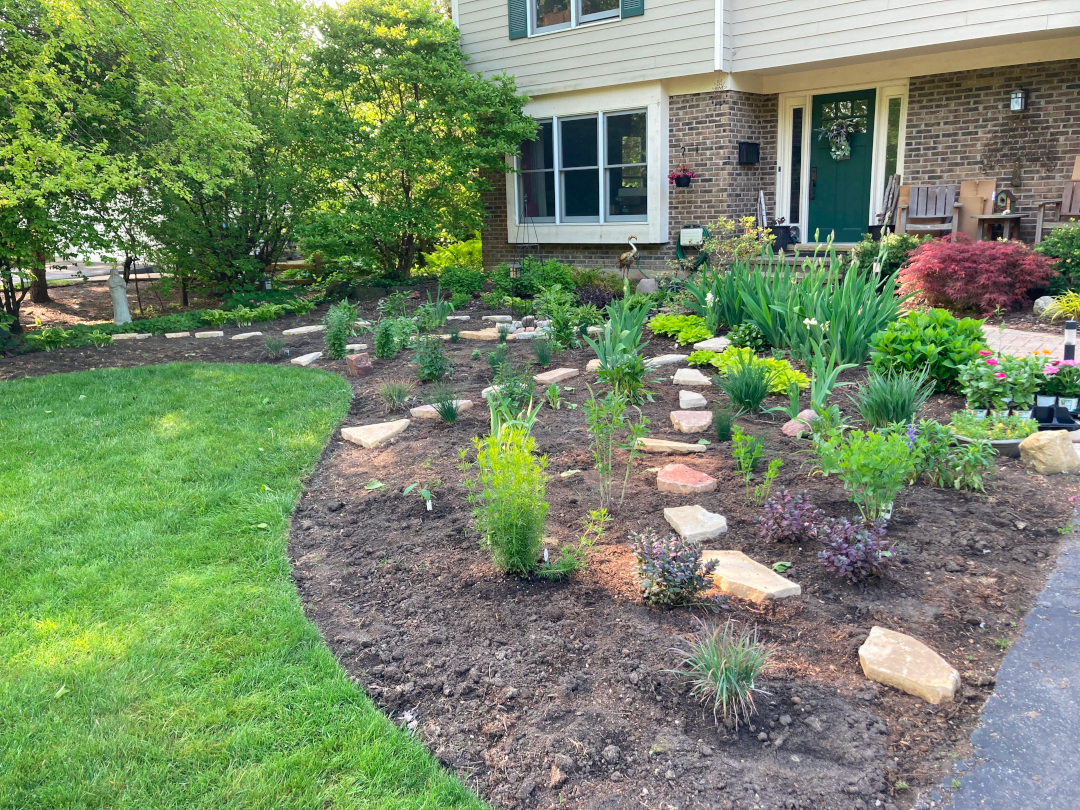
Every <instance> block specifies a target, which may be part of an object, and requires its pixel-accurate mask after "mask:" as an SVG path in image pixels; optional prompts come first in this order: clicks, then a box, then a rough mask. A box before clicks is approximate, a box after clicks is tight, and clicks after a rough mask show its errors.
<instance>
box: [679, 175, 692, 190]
mask: <svg viewBox="0 0 1080 810" xmlns="http://www.w3.org/2000/svg"><path fill="white" fill-rule="evenodd" d="M693 179H694V178H692V177H687V176H686V175H683V176H682V177H676V178H675V186H676V188H689V187H690V181H691V180H693Z"/></svg>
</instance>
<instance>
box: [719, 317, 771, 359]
mask: <svg viewBox="0 0 1080 810" xmlns="http://www.w3.org/2000/svg"><path fill="white" fill-rule="evenodd" d="M727 337H728V340H730V341H731V345H732V346H735V347H737V348H740V349H750V350H751V351H753V352H755V353H756V352H760V351H764V350H765V336H764V335H763V334H761V330H760V329H758V328H757V326H755V325H754V324H752V323H742V324H739V325H738V326H736V327H735V328H734V329H732V330H731V331H730V332H728V335H727Z"/></svg>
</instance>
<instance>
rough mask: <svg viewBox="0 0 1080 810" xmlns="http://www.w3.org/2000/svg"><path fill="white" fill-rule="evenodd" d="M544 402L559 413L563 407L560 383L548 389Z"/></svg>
mask: <svg viewBox="0 0 1080 810" xmlns="http://www.w3.org/2000/svg"><path fill="white" fill-rule="evenodd" d="M544 401H546V402H547V404H548V407H549V408H551V410H553V411H557V410H559V408H561V407H562V389H560V388H559V384H558V383H552V384H551V385H549V386H548V387H547V390H546V391H544Z"/></svg>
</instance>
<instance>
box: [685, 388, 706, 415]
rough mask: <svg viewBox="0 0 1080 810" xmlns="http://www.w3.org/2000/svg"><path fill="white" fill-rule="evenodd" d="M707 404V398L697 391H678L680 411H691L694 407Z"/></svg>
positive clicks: (701, 406)
mask: <svg viewBox="0 0 1080 810" xmlns="http://www.w3.org/2000/svg"><path fill="white" fill-rule="evenodd" d="M708 404H709V400H707V399H705V397H703V396H702V395H701V394H699V393H698V392H697V391H680V392H679V410H680V411H692V410H694V409H695V408H704V407H706V406H707V405H708Z"/></svg>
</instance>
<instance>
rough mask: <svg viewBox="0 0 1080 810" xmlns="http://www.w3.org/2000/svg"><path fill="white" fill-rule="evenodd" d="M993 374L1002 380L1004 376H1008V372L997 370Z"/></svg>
mask: <svg viewBox="0 0 1080 810" xmlns="http://www.w3.org/2000/svg"><path fill="white" fill-rule="evenodd" d="M994 376H995V377H997V378H998V379H999V380H1004V379H1005V378H1006V377H1008V376H1009V375H1008V374H1006V373H1005V372H1004V371H999V372H998V373H997V374H995V375H994Z"/></svg>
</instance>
